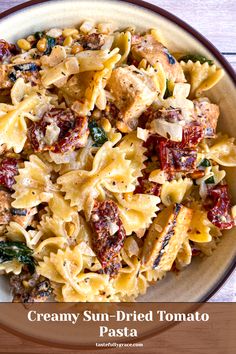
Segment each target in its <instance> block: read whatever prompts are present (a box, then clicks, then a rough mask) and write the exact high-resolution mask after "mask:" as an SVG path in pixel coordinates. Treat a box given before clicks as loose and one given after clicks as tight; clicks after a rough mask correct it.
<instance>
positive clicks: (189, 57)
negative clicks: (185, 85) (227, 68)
mask: <svg viewBox="0 0 236 354" xmlns="http://www.w3.org/2000/svg"><path fill="white" fill-rule="evenodd" d="M189 60H191V61H193V62H194V63H196V62H197V61H199V62H200V63H201V64H204V63H208V64H209V65H213V64H214V61H213V60H211V59H207V58H206V57H205V56H204V55H201V54H188V55H184V56H183V57H181V58H180V59H179V61H184V62H185V63H187V62H188V61H189Z"/></svg>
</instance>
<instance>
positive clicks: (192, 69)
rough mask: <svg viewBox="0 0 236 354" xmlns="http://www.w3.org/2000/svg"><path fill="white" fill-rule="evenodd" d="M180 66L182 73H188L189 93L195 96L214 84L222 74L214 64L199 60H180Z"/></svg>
mask: <svg viewBox="0 0 236 354" xmlns="http://www.w3.org/2000/svg"><path fill="white" fill-rule="evenodd" d="M181 66H182V68H183V70H184V73H185V74H188V75H189V78H190V79H189V80H190V84H191V95H192V96H194V95H195V96H196V97H198V96H200V95H201V94H202V93H204V92H205V91H207V90H209V89H210V88H212V87H213V86H215V85H216V84H217V82H218V81H219V80H220V79H221V78H222V77H223V75H224V72H223V70H222V69H217V67H216V66H215V65H209V64H208V63H207V62H206V63H204V64H201V63H200V62H199V61H197V62H195V63H194V62H192V61H191V60H189V61H188V62H187V63H185V62H182V61H181Z"/></svg>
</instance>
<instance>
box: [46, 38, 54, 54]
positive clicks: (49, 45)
mask: <svg viewBox="0 0 236 354" xmlns="http://www.w3.org/2000/svg"><path fill="white" fill-rule="evenodd" d="M46 38H47V49H46V50H45V52H44V54H46V55H49V54H50V53H51V51H52V48H53V47H54V46H55V45H56V39H55V38H53V37H49V36H47V37H46Z"/></svg>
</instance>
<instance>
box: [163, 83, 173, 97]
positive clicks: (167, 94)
mask: <svg viewBox="0 0 236 354" xmlns="http://www.w3.org/2000/svg"><path fill="white" fill-rule="evenodd" d="M171 96H172V92H170V89H169V80H168V79H166V91H165V94H164V99H166V98H168V97H171Z"/></svg>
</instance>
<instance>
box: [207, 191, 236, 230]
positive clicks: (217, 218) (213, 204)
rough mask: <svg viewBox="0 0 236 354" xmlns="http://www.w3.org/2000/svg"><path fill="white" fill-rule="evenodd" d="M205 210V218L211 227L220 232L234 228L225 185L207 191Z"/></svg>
mask: <svg viewBox="0 0 236 354" xmlns="http://www.w3.org/2000/svg"><path fill="white" fill-rule="evenodd" d="M205 208H206V210H208V213H207V217H208V219H209V220H210V221H211V222H212V224H213V225H215V226H217V227H219V228H220V229H222V230H223V229H231V228H232V227H233V226H234V220H233V217H232V215H231V203H230V196H229V190H228V186H227V185H218V186H215V187H214V188H209V189H208V196H207V198H206V202H205Z"/></svg>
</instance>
